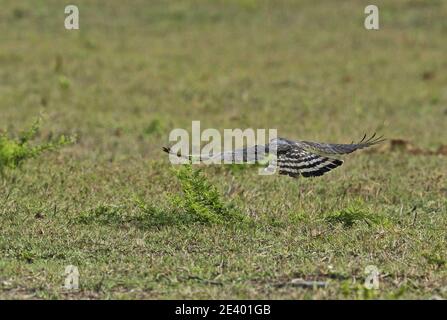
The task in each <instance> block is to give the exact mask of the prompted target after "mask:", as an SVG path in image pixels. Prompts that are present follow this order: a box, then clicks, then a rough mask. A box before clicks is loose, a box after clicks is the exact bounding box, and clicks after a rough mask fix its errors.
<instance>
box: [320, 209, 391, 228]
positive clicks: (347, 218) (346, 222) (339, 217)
mask: <svg viewBox="0 0 447 320" xmlns="http://www.w3.org/2000/svg"><path fill="white" fill-rule="evenodd" d="M381 218H382V217H381V216H376V215H374V214H372V213H371V212H370V211H369V210H368V209H365V208H363V207H361V205H360V204H354V205H352V206H349V207H347V208H345V209H342V210H339V211H336V212H335V213H331V214H329V215H327V216H326V217H325V220H326V222H328V223H330V224H337V223H341V224H342V225H343V226H344V227H352V226H353V225H354V224H355V223H357V222H365V223H366V224H368V225H371V224H376V223H379V222H380V221H381Z"/></svg>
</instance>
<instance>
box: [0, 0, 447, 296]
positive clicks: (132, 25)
mask: <svg viewBox="0 0 447 320" xmlns="http://www.w3.org/2000/svg"><path fill="white" fill-rule="evenodd" d="M72 2H73V3H74V2H75V3H74V4H76V5H78V7H79V11H80V30H78V31H68V30H65V29H64V18H65V15H64V7H65V5H66V4H65V3H63V2H61V1H56V0H45V1H44V0H39V1H37V0H33V1H31V0H29V1H20V2H18V1H13V0H3V1H1V4H0V130H2V131H4V132H5V131H8V132H9V133H10V134H12V135H16V134H19V132H21V131H22V130H24V129H25V128H27V127H29V126H30V124H31V123H32V122H33V121H34V120H35V119H36V118H37V117H38V116H39V115H40V114H43V125H42V129H41V131H40V134H39V136H38V137H37V140H38V141H40V142H45V141H47V140H49V139H51V137H56V136H58V135H60V134H66V135H76V136H77V143H75V144H73V145H71V146H67V147H65V148H64V149H62V150H61V151H60V152H55V153H47V154H44V155H42V156H40V157H37V158H35V159H31V160H29V161H27V162H26V163H25V164H24V165H23V166H22V167H21V168H20V169H19V170H7V172H6V173H5V175H4V176H2V177H1V180H0V298H5V299H14V298H19V299H29V298H33V299H35V298H44V299H54V298H60V299H65V298H69V299H109V298H119V299H135V298H144V299H168V298H191V299H200V298H211V299H215V298H237V299H241V298H249V299H267V298H269V299H364V298H365V299H371V298H373V299H374V298H378V299H394V298H400V299H420V298H423V299H426V298H433V297H437V298H439V297H440V298H447V262H446V261H447V253H446V247H447V246H446V240H447V239H446V230H447V200H446V198H447V183H446V177H447V158H446V153H445V146H446V143H447V132H446V125H447V73H446V72H445V70H446V68H447V59H446V52H447V41H446V36H447V20H446V18H445V17H446V16H447V2H445V1H441V0H439V1H435V0H433V1H422V0H420V1H419V0H407V1H404V0H401V1H392V2H391V1H374V4H376V5H377V6H378V7H379V9H380V30H378V31H367V30H365V28H364V26H363V22H364V18H365V16H366V15H365V14H364V8H365V6H366V5H368V4H370V2H371V1H357V0H351V1H348V0H346V1H320V0H312V1H310V0H309V1H307V0H303V1H285V0H279V1H277V0H275V1H255V0H228V1H193V0H182V1H180V0H179V1H143V0H133V1H130V2H122V1H118V0H116V1H115V0H114V1H92V0H88V1H87V0H82V1H81V0H79V1H72ZM192 120H200V121H201V124H202V128H217V129H219V130H223V129H224V128H277V129H278V135H279V136H282V137H286V138H290V139H303V140H314V141H325V142H346V143H349V142H351V141H352V140H353V139H354V140H355V139H358V138H361V137H362V136H363V134H364V133H365V132H367V133H372V132H375V131H377V132H379V133H380V134H384V135H385V136H386V138H388V139H389V140H388V142H387V143H385V144H382V145H381V146H379V147H376V148H373V149H371V150H368V151H361V152H358V153H355V154H352V155H349V156H348V157H346V159H345V160H346V161H345V164H344V165H343V166H342V167H341V168H338V169H336V170H334V171H333V172H331V173H329V174H327V175H325V176H323V177H320V178H316V179H292V178H289V177H285V176H259V175H258V174H257V168H256V167H254V166H245V167H242V168H241V167H239V166H206V167H202V176H203V179H206V180H207V181H208V182H209V184H211V185H212V186H215V188H216V189H217V190H218V191H219V194H220V199H219V201H222V202H223V203H224V205H225V206H226V205H227V204H231V205H232V207H231V209H229V210H234V212H236V211H237V212H238V213H240V214H242V215H243V216H244V217H245V218H246V221H248V222H243V223H242V222H235V223H230V224H228V223H217V222H216V223H214V222H211V223H200V222H197V221H194V220H191V219H184V217H185V216H187V213H185V210H186V209H187V208H186V209H185V208H184V207H182V206H180V205H177V202H175V201H172V198H173V197H175V196H177V197H180V198H182V197H183V194H182V188H181V183H180V182H181V181H180V180H179V178H178V176H176V173H175V172H174V171H173V169H172V168H173V166H172V165H171V164H170V163H169V160H168V158H167V156H166V154H164V153H163V152H162V150H161V148H162V146H165V145H167V144H169V142H168V134H169V132H170V131H171V130H172V129H174V128H186V129H189V128H190V127H191V121H192ZM443 148H444V149H443ZM443 150H444V151H443ZM193 169H194V170H195V169H196V167H193ZM177 175H178V174H177ZM212 210H213V208H211V211H212ZM186 211H187V210H186ZM67 265H75V266H77V267H78V269H79V273H80V280H79V283H80V289H79V290H78V291H69V290H66V289H64V288H63V285H64V279H65V275H64V270H65V267H66V266H67ZM368 265H375V266H377V268H378V269H379V271H380V288H379V289H378V290H367V289H365V288H364V286H363V283H364V280H365V273H364V270H365V267H366V266H368ZM293 279H303V280H308V281H315V280H316V281H323V282H326V287H322V288H317V287H313V288H312V287H310V288H309V287H302V286H298V285H296V284H294V283H293V281H292V280H293Z"/></svg>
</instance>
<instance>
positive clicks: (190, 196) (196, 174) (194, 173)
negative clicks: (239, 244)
mask: <svg viewBox="0 0 447 320" xmlns="http://www.w3.org/2000/svg"><path fill="white" fill-rule="evenodd" d="M174 172H175V175H176V176H177V178H178V180H179V181H180V186H181V189H182V191H183V194H182V195H181V196H174V197H173V203H174V205H176V206H177V207H179V208H181V209H183V210H184V211H185V214H187V215H190V216H191V217H194V218H195V220H196V221H198V222H202V223H234V222H246V221H247V217H246V216H245V215H244V214H242V213H241V212H240V211H239V210H238V209H237V208H236V207H235V206H234V205H231V204H227V203H225V202H224V201H223V200H222V198H221V195H220V194H219V191H218V190H217V189H216V187H215V186H213V185H212V184H211V183H209V181H208V180H207V179H206V178H205V177H204V176H203V175H202V173H201V171H200V170H199V169H193V168H192V166H191V165H190V164H187V165H183V166H181V167H180V168H179V169H177V170H175V171H174Z"/></svg>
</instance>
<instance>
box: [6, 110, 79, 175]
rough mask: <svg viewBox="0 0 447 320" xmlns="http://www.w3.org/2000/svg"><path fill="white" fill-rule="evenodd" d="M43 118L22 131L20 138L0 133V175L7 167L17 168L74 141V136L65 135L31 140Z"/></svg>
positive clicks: (37, 131)
mask: <svg viewBox="0 0 447 320" xmlns="http://www.w3.org/2000/svg"><path fill="white" fill-rule="evenodd" d="M40 125H41V120H40V119H38V120H36V121H35V122H34V123H33V125H32V126H31V127H30V128H29V129H28V130H26V131H24V132H22V133H21V134H20V135H19V137H18V138H15V139H14V138H12V137H10V135H8V133H7V132H3V133H0V175H1V176H3V175H4V172H5V169H16V168H18V167H20V166H21V165H22V163H23V162H24V161H26V160H27V159H31V158H36V157H37V156H39V155H41V154H42V153H43V152H45V151H54V150H57V149H60V148H62V147H63V146H65V145H68V144H72V143H74V141H75V139H74V138H73V137H68V138H67V137H66V136H64V135H62V136H60V137H59V138H57V139H54V140H52V141H49V142H46V143H42V144H34V145H32V144H31V143H30V142H31V140H33V139H34V138H35V137H36V135H37V134H38V133H39V129H40Z"/></svg>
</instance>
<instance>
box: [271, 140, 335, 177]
mask: <svg viewBox="0 0 447 320" xmlns="http://www.w3.org/2000/svg"><path fill="white" fill-rule="evenodd" d="M276 164H277V166H278V168H279V174H283V175H288V176H291V177H293V178H297V177H298V176H303V177H317V176H321V175H323V174H325V173H326V172H329V171H331V170H332V169H335V168H337V167H339V166H341V165H342V164H343V161H342V160H339V159H332V158H328V157H324V156H320V155H318V154H315V153H311V152H308V151H306V150H304V149H302V148H300V147H299V146H297V145H291V146H290V148H288V149H287V150H286V149H283V150H282V151H278V154H277V160H276Z"/></svg>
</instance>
